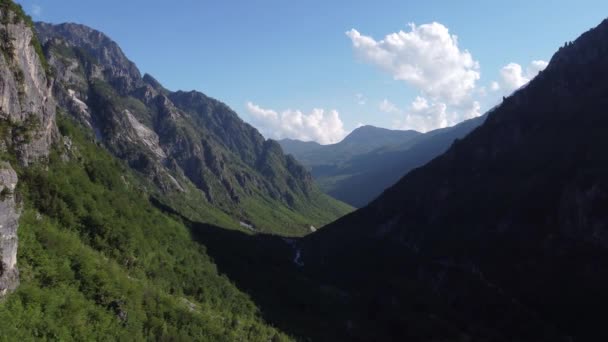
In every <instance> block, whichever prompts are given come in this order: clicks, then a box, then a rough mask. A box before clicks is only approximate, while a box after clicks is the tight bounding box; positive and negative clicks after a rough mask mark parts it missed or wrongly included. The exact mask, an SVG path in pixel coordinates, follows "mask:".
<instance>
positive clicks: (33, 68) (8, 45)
mask: <svg viewBox="0 0 608 342" xmlns="http://www.w3.org/2000/svg"><path fill="white" fill-rule="evenodd" d="M32 27H33V26H32V22H31V19H30V18H29V17H27V16H26V15H25V14H24V13H23V11H22V10H21V8H20V7H18V6H16V5H14V4H12V3H5V2H3V3H1V4H0V50H1V52H2V53H1V54H0V152H1V155H0V261H1V265H0V296H2V295H4V294H5V293H7V292H8V291H10V290H13V289H15V288H16V287H17V285H18V283H19V277H18V274H19V273H18V271H17V268H16V260H17V226H18V221H19V215H20V212H19V209H18V207H19V203H18V200H17V199H16V196H15V194H14V191H15V188H16V186H17V182H18V177H17V173H16V172H15V169H14V168H15V167H17V166H28V165H30V164H32V163H34V162H37V161H40V160H44V159H46V158H47V157H48V153H49V148H50V146H51V144H52V142H53V139H54V138H55V137H56V132H57V129H56V126H55V101H54V100H53V96H52V81H51V80H50V79H49V78H48V77H47V67H46V62H45V60H44V57H43V55H42V50H41V48H40V44H39V43H38V40H37V38H36V35H35V33H34V31H33V29H32ZM9 161H10V162H9ZM11 162H12V163H13V165H11Z"/></svg>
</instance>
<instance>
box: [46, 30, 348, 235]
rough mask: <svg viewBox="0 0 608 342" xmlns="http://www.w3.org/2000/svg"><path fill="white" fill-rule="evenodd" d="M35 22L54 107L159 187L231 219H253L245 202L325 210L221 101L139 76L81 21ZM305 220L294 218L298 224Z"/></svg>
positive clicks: (292, 168)
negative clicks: (189, 197) (51, 75)
mask: <svg viewBox="0 0 608 342" xmlns="http://www.w3.org/2000/svg"><path fill="white" fill-rule="evenodd" d="M36 29H37V31H38V33H39V36H40V39H41V41H42V42H43V43H44V50H45V53H46V56H47V59H48V61H49V64H50V65H51V67H52V69H53V70H54V71H55V73H56V82H55V84H54V91H53V92H54V97H55V98H56V99H57V102H58V105H59V106H60V107H62V108H65V109H66V111H67V112H69V113H70V114H71V115H72V116H73V117H75V118H77V119H78V120H79V121H80V122H81V123H83V124H84V125H85V126H88V127H90V128H91V130H93V131H94V132H95V136H96V137H97V139H98V140H99V141H100V142H101V143H103V144H104V145H105V146H106V147H107V148H108V150H110V152H112V153H113V154H114V155H115V156H117V157H118V158H120V159H122V160H124V161H126V162H127V163H128V164H129V166H130V167H132V168H134V169H135V170H137V171H139V172H141V173H143V174H145V175H146V176H147V178H149V179H150V180H152V181H153V182H154V183H155V184H156V185H157V186H158V187H159V188H160V189H161V190H162V191H164V192H165V194H173V193H176V192H181V193H186V194H187V195H191V194H192V193H194V192H196V197H197V198H200V199H201V200H203V201H204V202H205V205H207V204H208V205H210V206H213V207H214V208H216V209H218V208H219V209H220V210H221V211H223V212H225V213H228V214H229V215H230V216H232V217H234V218H235V223H236V224H238V220H243V221H248V220H254V218H252V217H251V216H255V215H256V213H253V214H252V213H248V212H247V210H243V207H244V204H245V203H252V204H253V205H257V203H259V202H265V203H268V202H273V201H274V202H275V203H276V204H278V205H285V206H286V207H287V208H285V209H286V210H288V211H292V212H294V213H296V212H298V206H304V207H307V208H311V207H314V206H318V207H319V209H320V210H322V211H323V210H326V209H327V208H323V207H324V206H325V207H326V206H327V205H326V204H324V205H321V204H319V203H320V202H319V203H311V202H314V201H315V199H314V198H317V199H318V198H320V196H324V195H321V193H320V192H319V191H318V190H317V189H316V188H314V186H313V180H312V177H311V176H310V175H309V174H308V172H307V171H306V170H305V169H304V167H302V166H301V165H300V164H299V163H297V162H296V161H295V160H294V159H293V158H291V157H288V156H286V155H285V154H284V153H283V151H282V149H281V147H280V146H279V145H278V144H277V143H276V142H272V141H267V140H266V139H264V137H263V136H262V135H261V134H260V133H259V132H258V131H257V130H256V129H255V128H254V127H252V126H250V125H249V124H247V123H245V122H244V121H243V120H242V119H241V118H239V116H238V115H237V114H236V113H235V112H234V111H233V110H232V109H231V108H230V107H228V106H227V105H226V104H224V103H222V102H220V101H217V100H215V99H213V98H210V97H208V96H206V95H204V94H202V93H200V92H197V91H189V92H185V91H176V92H172V91H169V90H167V89H165V88H164V87H163V86H162V85H161V84H160V83H159V82H158V81H157V80H155V79H154V78H153V77H152V76H150V75H144V76H143V77H142V76H141V74H140V72H139V70H138V69H137V67H136V66H135V65H134V64H133V63H132V62H131V61H130V60H129V59H128V58H127V57H126V56H125V55H124V54H123V52H122V51H121V49H120V48H119V47H118V45H117V44H116V43H115V42H113V41H112V40H111V39H109V38H108V37H106V36H105V35H103V34H102V33H100V32H98V31H95V30H92V29H90V28H88V27H85V26H82V25H77V24H61V25H51V24H46V23H37V24H36ZM200 192H202V194H200ZM326 199H327V198H326V197H325V198H324V201H326ZM332 201H333V200H332ZM326 203H327V201H326ZM311 204H312V205H311ZM340 210H343V209H338V211H340ZM298 215H299V214H298ZM315 215H316V214H315ZM332 216H333V214H332ZM333 217H335V216H333ZM256 223H259V222H256ZM310 223H313V222H309V223H308V224H300V225H299V226H298V227H299V228H298V229H300V232H301V233H303V232H308V225H309V224H310ZM323 223H325V222H317V223H316V224H323Z"/></svg>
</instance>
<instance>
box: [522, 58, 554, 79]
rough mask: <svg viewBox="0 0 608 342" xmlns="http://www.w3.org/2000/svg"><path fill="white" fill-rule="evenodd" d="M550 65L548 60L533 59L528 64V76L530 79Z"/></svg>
mask: <svg viewBox="0 0 608 342" xmlns="http://www.w3.org/2000/svg"><path fill="white" fill-rule="evenodd" d="M548 65H549V62H546V61H542V60H539V61H532V63H530V66H528V70H527V71H528V77H529V78H530V79H533V78H534V77H536V75H538V73H539V72H541V71H543V70H545V68H547V66H548Z"/></svg>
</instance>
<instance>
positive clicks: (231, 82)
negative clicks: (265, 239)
mask: <svg viewBox="0 0 608 342" xmlns="http://www.w3.org/2000/svg"><path fill="white" fill-rule="evenodd" d="M17 2H18V3H20V4H21V5H22V6H23V7H24V9H25V10H26V12H28V13H29V14H30V15H31V16H32V17H33V18H34V20H37V21H45V22H50V23H62V22H75V23H80V24H84V25H87V26H90V27H92V28H94V29H97V30H100V31H102V32H104V33H106V34H107V35H108V36H109V37H110V38H112V39H113V40H115V41H116V42H117V43H118V44H119V45H120V46H121V48H122V49H123V51H124V52H125V53H126V55H127V57H129V58H130V59H131V60H132V61H134V62H135V63H136V64H137V65H138V67H139V68H140V70H141V72H142V74H143V73H149V74H150V75H152V76H154V78H156V79H157V80H159V81H160V82H161V83H162V84H163V85H164V86H165V87H166V88H168V89H171V90H198V91H201V92H203V93H205V94H207V95H208V96H211V97H214V98H216V99H218V100H221V101H223V102H225V103H227V104H228V105H229V106H230V107H231V108H232V109H234V110H235V111H236V112H237V113H238V114H239V115H240V116H241V117H242V118H243V119H244V120H245V121H247V122H249V123H251V124H252V125H254V126H255V127H257V128H258V129H259V130H260V131H261V132H262V134H264V135H265V136H266V137H267V138H275V139H282V138H294V139H300V140H306V141H309V140H313V141H317V142H319V143H322V144H329V143H335V142H338V141H340V140H341V139H342V138H343V137H344V136H345V135H347V134H348V133H349V132H351V131H352V130H353V129H355V128H357V127H359V126H361V125H374V126H378V127H385V128H391V129H415V130H419V131H428V130H432V129H436V128H441V127H446V126H451V125H454V124H456V123H458V122H461V121H463V120H466V119H469V118H473V117H475V116H478V115H481V114H483V113H484V112H485V111H487V110H488V109H490V108H492V107H493V106H494V105H495V104H497V103H498V102H499V101H500V99H502V96H505V95H508V94H510V93H511V92H513V91H514V90H515V89H517V88H519V87H521V86H522V85H524V84H525V83H527V82H528V81H529V80H530V79H531V78H533V77H534V76H535V75H536V74H538V72H539V71H540V70H542V69H543V68H544V67H546V65H547V62H549V61H550V59H551V56H552V55H553V53H554V52H555V51H556V50H557V49H558V48H559V47H560V46H563V45H564V43H565V42H567V41H572V40H574V39H576V37H578V36H579V35H580V34H581V33H583V32H585V31H587V30H588V29H590V28H592V27H595V26H596V25H598V24H599V23H600V22H601V21H602V20H603V19H604V17H605V16H607V15H608V1H605V0H597V1H596V0H578V1H572V0H553V1H551V2H548V1H536V0H528V1H519V0H510V1H481V0H477V1H466V0H463V1H447V0H444V1H433V0H426V1H420V0H418V1H407V0H399V1H392V0H386V1H383V0H376V1H353V0H350V1H342V0H333V1H327V0H257V1H249V0H241V1H236V0H222V1H207V0H174V1H165V0H163V1H160V0H146V1H144V0H128V1H127V0H120V1H119V0H104V1H88V0H19V1H17ZM548 3H550V5H548Z"/></svg>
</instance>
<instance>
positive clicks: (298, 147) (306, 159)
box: [279, 126, 420, 170]
mask: <svg viewBox="0 0 608 342" xmlns="http://www.w3.org/2000/svg"><path fill="white" fill-rule="evenodd" d="M418 135H420V133H419V132H416V131H399V130H390V129H385V128H379V127H374V126H362V127H359V128H357V129H355V130H354V131H352V132H351V133H350V134H349V135H347V136H346V137H345V138H344V139H343V140H342V141H340V142H339V143H336V144H331V145H320V144H318V143H316V142H304V141H299V140H293V139H283V140H279V143H280V144H281V147H283V149H284V150H285V153H288V154H291V155H293V156H294V157H295V158H296V159H297V160H298V161H300V162H301V163H302V164H304V165H305V166H306V167H307V168H309V169H312V170H314V168H315V167H318V166H324V165H335V164H341V163H344V162H347V161H348V160H349V159H350V158H353V157H355V156H358V155H361V154H365V153H367V152H371V151H373V150H375V149H377V148H380V147H385V146H394V145H401V144H405V143H407V142H408V141H411V140H412V139H413V138H415V137H416V136H418Z"/></svg>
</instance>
